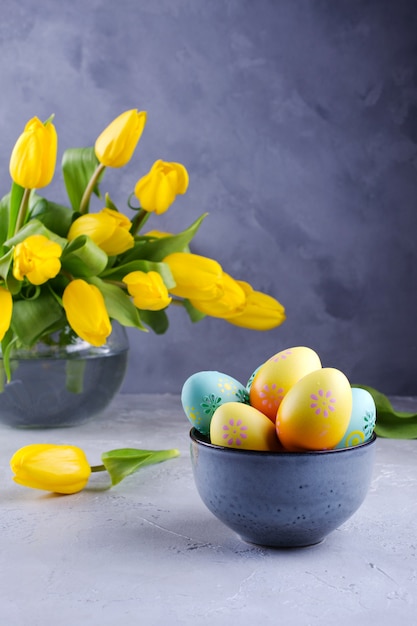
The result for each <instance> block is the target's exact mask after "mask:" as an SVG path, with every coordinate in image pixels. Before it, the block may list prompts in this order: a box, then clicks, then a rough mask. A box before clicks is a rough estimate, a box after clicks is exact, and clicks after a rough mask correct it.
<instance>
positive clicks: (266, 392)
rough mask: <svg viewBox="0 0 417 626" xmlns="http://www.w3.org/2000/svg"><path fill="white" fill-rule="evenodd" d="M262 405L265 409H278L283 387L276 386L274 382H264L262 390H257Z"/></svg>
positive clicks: (282, 395)
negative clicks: (269, 383)
mask: <svg viewBox="0 0 417 626" xmlns="http://www.w3.org/2000/svg"><path fill="white" fill-rule="evenodd" d="M259 397H260V398H261V403H262V406H263V407H264V408H265V409H267V410H271V409H278V406H279V404H280V402H281V400H282V399H283V397H284V389H283V388H282V387H278V385H276V384H275V383H272V385H268V384H265V385H264V386H263V387H262V391H260V392H259Z"/></svg>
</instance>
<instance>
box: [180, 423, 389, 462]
mask: <svg viewBox="0 0 417 626" xmlns="http://www.w3.org/2000/svg"><path fill="white" fill-rule="evenodd" d="M190 439H191V440H192V441H194V442H195V443H196V444H198V445H200V446H202V447H204V448H211V449H212V450H218V451H222V450H226V451H227V452H230V453H232V454H240V455H250V456H252V457H253V456H260V457H266V456H273V457H282V456H286V457H299V456H302V457H305V456H306V455H307V456H326V455H330V454H345V453H352V452H353V451H355V450H362V449H363V448H367V447H369V446H372V445H373V444H374V443H375V441H376V439H377V436H376V434H375V431H374V432H373V433H372V436H371V437H370V439H368V440H367V441H364V442H363V443H359V444H358V445H356V446H350V447H349V448H333V449H331V450H302V451H298V452H291V451H290V450H278V451H276V452H274V451H273V450H240V449H238V448H231V447H228V446H218V445H216V444H214V443H211V441H210V440H209V438H208V437H207V436H206V435H203V434H202V433H200V432H199V431H198V430H197V429H196V428H195V427H194V426H193V428H191V430H190Z"/></svg>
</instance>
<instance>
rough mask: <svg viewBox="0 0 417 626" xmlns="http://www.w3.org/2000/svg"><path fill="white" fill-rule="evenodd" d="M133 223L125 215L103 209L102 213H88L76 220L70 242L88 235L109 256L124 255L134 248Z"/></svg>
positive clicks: (69, 233) (72, 227) (69, 238)
mask: <svg viewBox="0 0 417 626" xmlns="http://www.w3.org/2000/svg"><path fill="white" fill-rule="evenodd" d="M131 225H132V222H131V221H130V220H129V219H128V218H127V217H126V216H125V215H123V213H119V212H118V211H114V210H113V209H103V210H102V211H100V213H87V214H86V215H81V217H79V218H78V219H76V220H75V221H74V222H73V223H72V225H71V228H70V229H69V231H68V235H67V238H68V241H73V239H75V238H76V237H79V236H80V235H88V236H89V237H90V238H91V239H92V240H93V241H94V243H95V244H97V245H98V247H99V248H101V249H102V250H103V252H105V253H106V254H107V255H109V256H115V255H117V254H122V252H126V250H129V249H130V248H133V246H134V243H135V241H134V239H133V236H132V235H131V234H130V232H129V229H130V227H131Z"/></svg>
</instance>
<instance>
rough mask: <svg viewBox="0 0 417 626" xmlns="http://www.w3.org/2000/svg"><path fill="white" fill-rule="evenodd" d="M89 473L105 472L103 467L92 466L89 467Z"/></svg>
mask: <svg viewBox="0 0 417 626" xmlns="http://www.w3.org/2000/svg"><path fill="white" fill-rule="evenodd" d="M91 471H92V472H107V470H106V468H105V467H104V465H92V466H91Z"/></svg>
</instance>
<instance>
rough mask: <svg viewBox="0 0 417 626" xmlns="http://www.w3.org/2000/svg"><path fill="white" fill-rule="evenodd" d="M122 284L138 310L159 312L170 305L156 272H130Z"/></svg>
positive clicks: (169, 299)
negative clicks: (125, 286)
mask: <svg viewBox="0 0 417 626" xmlns="http://www.w3.org/2000/svg"><path fill="white" fill-rule="evenodd" d="M123 282H124V283H125V284H126V285H127V290H128V292H129V294H130V295H131V296H133V304H134V305H135V306H136V307H137V308H138V309H144V310H147V311H160V310H161V309H165V308H166V307H167V306H169V304H170V303H171V300H172V298H171V297H170V296H169V295H168V290H167V288H166V287H165V284H164V281H163V280H162V277H161V276H160V274H158V272H153V271H151V272H140V271H136V272H130V273H129V274H127V275H126V276H125V277H124V278H123Z"/></svg>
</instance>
